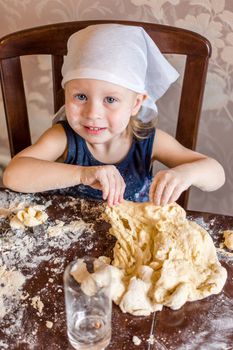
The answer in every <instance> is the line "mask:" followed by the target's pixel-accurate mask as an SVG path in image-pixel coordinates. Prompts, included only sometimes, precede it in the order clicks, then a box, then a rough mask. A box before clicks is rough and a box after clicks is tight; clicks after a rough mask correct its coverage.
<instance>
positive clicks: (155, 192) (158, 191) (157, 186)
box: [149, 179, 166, 205]
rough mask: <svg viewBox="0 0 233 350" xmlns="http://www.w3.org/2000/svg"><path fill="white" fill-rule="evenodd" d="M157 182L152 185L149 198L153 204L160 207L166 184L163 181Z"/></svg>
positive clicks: (158, 180)
mask: <svg viewBox="0 0 233 350" xmlns="http://www.w3.org/2000/svg"><path fill="white" fill-rule="evenodd" d="M156 180H157V181H154V182H153V183H152V185H151V188H150V193H149V196H150V201H151V202H153V203H154V204H155V205H160V203H161V197H162V195H163V191H164V187H165V185H166V183H165V181H163V180H162V179H156Z"/></svg>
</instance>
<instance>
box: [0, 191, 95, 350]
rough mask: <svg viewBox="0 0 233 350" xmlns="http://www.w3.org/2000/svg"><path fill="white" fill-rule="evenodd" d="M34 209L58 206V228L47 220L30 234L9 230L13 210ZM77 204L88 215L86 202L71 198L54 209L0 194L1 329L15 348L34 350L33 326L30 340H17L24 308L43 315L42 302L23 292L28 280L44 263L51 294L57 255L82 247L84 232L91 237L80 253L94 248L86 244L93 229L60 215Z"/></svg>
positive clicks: (59, 265)
mask: <svg viewBox="0 0 233 350" xmlns="http://www.w3.org/2000/svg"><path fill="white" fill-rule="evenodd" d="M41 201H43V203H41ZM37 204H43V205H44V206H45V211H47V210H48V211H49V207H50V206H51V205H52V206H55V207H57V206H58V209H59V210H60V209H61V215H60V216H59V218H58V219H57V222H56V220H52V219H50V217H48V220H47V221H46V222H45V223H44V224H42V225H39V226H35V227H33V228H32V227H31V228H27V227H25V228H24V229H18V230H14V229H12V228H11V227H10V219H11V217H12V215H14V214H15V213H16V212H17V211H18V210H21V209H24V208H25V207H28V206H34V205H37ZM77 204H78V205H79V206H81V207H82V208H83V209H84V208H85V209H86V210H88V204H86V203H85V200H82V199H75V198H73V197H67V198H66V201H63V202H62V204H58V203H56V202H55V203H53V202H52V201H51V200H48V201H46V200H45V199H42V198H41V197H40V196H37V195H32V194H30V195H29V194H16V193H13V192H10V191H5V192H1V193H0V329H1V332H2V334H5V336H14V337H15V338H17V341H18V343H19V344H20V342H26V343H27V344H32V348H33V342H34V340H35V337H36V333H37V325H36V324H34V326H33V330H32V331H31V332H30V334H29V333H28V334H26V335H24V336H22V334H23V332H22V326H23V317H24V311H25V309H26V308H28V307H31V308H32V309H34V312H35V313H37V315H38V318H39V317H40V316H41V315H43V300H42V298H41V296H40V295H31V296H29V295H27V294H26V293H25V291H24V290H23V287H24V284H25V283H26V282H27V281H28V280H33V279H36V278H37V276H36V275H35V272H34V271H35V269H36V268H37V267H38V266H39V265H40V264H43V262H45V261H49V262H51V263H52V266H54V267H53V268H50V269H48V268H46V270H49V271H47V274H48V276H49V278H48V283H47V284H46V288H50V286H51V285H53V282H54V281H55V280H56V275H57V274H58V273H62V272H63V271H64V268H65V266H64V264H65V257H64V256H63V254H62V253H61V252H62V251H66V250H67V249H68V248H69V247H70V246H71V245H72V244H73V243H75V242H79V244H82V242H84V240H83V239H82V233H83V232H87V233H88V235H89V236H90V240H89V244H88V245H87V242H86V241H85V251H88V250H90V249H92V247H93V243H92V241H91V237H92V234H93V232H94V231H93V225H92V224H89V223H87V222H85V221H83V219H82V218H81V217H78V216H77V215H76V216H75V215H72V218H71V217H70V218H67V217H66V214H65V211H64V210H63V211H62V209H64V208H66V207H71V208H74V209H75V206H76V205H77ZM91 210H95V209H91ZM63 220H64V221H63ZM57 225H58V229H57V230H56V226H57ZM59 225H60V226H59ZM57 292H58V293H60V292H62V286H58V287H57ZM57 318H59V316H58V317H57ZM57 318H56V315H55V317H54V319H53V320H48V322H47V323H46V325H47V328H52V327H53V323H54V321H56V319H57ZM52 321H53V322H52ZM1 338H2V337H1ZM5 348H6V349H7V348H8V347H7V342H6V341H4V340H3V339H1V340H0V349H5Z"/></svg>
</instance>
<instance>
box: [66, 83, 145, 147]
mask: <svg viewBox="0 0 233 350" xmlns="http://www.w3.org/2000/svg"><path fill="white" fill-rule="evenodd" d="M145 98H146V96H145V95H142V94H137V93H135V92H133V91H131V90H129V89H126V88H124V87H121V86H119V85H115V84H111V83H108V82H105V81H102V80H94V79H75V80H71V81H68V82H67V83H66V85H65V100H66V102H65V103H66V116H67V120H68V122H69V124H70V126H71V127H72V129H73V130H74V131H75V132H77V133H78V134H79V135H80V136H82V137H83V138H84V139H85V140H86V141H87V142H89V143H105V142H108V141H110V140H112V139H113V138H114V137H116V136H119V135H121V134H123V133H124V132H125V130H126V128H127V126H128V124H129V120H130V117H131V116H133V115H136V114H137V112H138V111H139V109H140V107H141V104H142V102H143V100H144V99H145Z"/></svg>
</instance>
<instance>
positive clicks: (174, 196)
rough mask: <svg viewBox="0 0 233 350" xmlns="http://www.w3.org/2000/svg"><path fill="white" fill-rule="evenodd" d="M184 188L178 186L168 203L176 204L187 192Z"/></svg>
mask: <svg viewBox="0 0 233 350" xmlns="http://www.w3.org/2000/svg"><path fill="white" fill-rule="evenodd" d="M186 189H187V188H185V187H184V186H176V187H175V188H174V190H173V192H172V194H171V196H170V198H169V200H168V203H173V202H176V201H177V199H178V198H179V197H180V195H181V194H182V193H183V192H184V191H185V190H186Z"/></svg>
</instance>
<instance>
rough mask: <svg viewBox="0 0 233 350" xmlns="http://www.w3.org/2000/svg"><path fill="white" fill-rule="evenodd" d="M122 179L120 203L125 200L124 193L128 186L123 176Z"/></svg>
mask: <svg viewBox="0 0 233 350" xmlns="http://www.w3.org/2000/svg"><path fill="white" fill-rule="evenodd" d="M120 180H121V189H120V194H119V197H118V203H121V202H122V201H123V200H124V193H125V187H126V185H125V181H124V179H123V177H122V176H121V178H120Z"/></svg>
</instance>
